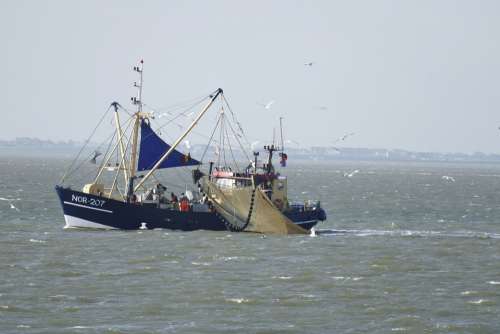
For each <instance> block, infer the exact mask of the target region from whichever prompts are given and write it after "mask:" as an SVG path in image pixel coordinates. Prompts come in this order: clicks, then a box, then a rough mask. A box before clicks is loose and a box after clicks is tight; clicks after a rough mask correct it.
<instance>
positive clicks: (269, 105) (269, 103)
mask: <svg viewBox="0 0 500 334" xmlns="http://www.w3.org/2000/svg"><path fill="white" fill-rule="evenodd" d="M273 103H274V100H271V101H269V102H267V103H260V102H257V104H258V105H259V106H262V107H264V109H266V110H269V109H271V106H272V105H273Z"/></svg>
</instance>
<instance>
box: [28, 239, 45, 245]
mask: <svg viewBox="0 0 500 334" xmlns="http://www.w3.org/2000/svg"><path fill="white" fill-rule="evenodd" d="M30 242H37V243H40V244H44V243H46V242H47V241H45V240H37V239H30Z"/></svg>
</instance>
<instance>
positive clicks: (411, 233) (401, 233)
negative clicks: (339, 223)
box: [316, 229, 500, 239]
mask: <svg viewBox="0 0 500 334" xmlns="http://www.w3.org/2000/svg"><path fill="white" fill-rule="evenodd" d="M316 234H317V235H321V236H358V237H368V236H394V237H441V238H473V239H500V233H490V232H477V231H456V232H449V231H419V230H372V229H362V230H331V229H324V230H317V231H316Z"/></svg>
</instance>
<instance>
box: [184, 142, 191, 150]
mask: <svg viewBox="0 0 500 334" xmlns="http://www.w3.org/2000/svg"><path fill="white" fill-rule="evenodd" d="M184 146H186V148H187V149H188V150H190V149H191V144H190V143H189V140H184Z"/></svg>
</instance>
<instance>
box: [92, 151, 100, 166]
mask: <svg viewBox="0 0 500 334" xmlns="http://www.w3.org/2000/svg"><path fill="white" fill-rule="evenodd" d="M100 155H102V153H101V152H99V151H94V156H93V157H92V159H90V163H93V164H94V165H95V164H96V159H97V157H98V156H100Z"/></svg>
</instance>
